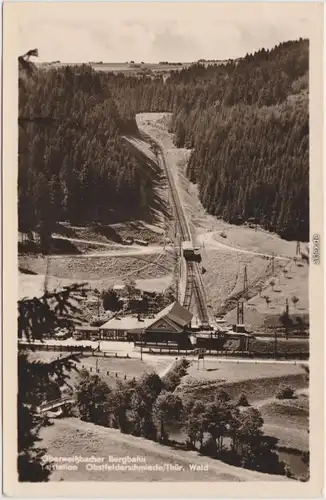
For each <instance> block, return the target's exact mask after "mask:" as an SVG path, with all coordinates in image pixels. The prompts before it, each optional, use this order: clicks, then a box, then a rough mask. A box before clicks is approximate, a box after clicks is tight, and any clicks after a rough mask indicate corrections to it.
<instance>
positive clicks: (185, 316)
mask: <svg viewBox="0 0 326 500" xmlns="http://www.w3.org/2000/svg"><path fill="white" fill-rule="evenodd" d="M162 318H164V319H166V320H168V321H172V322H173V323H174V324H176V325H178V326H179V327H181V328H183V327H185V326H186V325H188V324H189V323H190V322H191V319H192V314H191V313H190V312H189V311H188V310H187V309H185V308H184V307H182V306H181V305H180V304H179V303H178V302H173V303H172V304H170V305H168V306H167V307H165V308H164V309H162V311H160V312H159V313H158V314H156V315H155V316H153V317H147V318H143V319H141V320H140V319H139V317H138V316H135V315H133V316H123V317H121V318H119V317H117V316H116V317H115V318H112V319H110V320H109V321H107V322H106V323H105V324H104V325H102V326H101V330H124V331H127V330H128V331H141V330H144V329H147V328H149V327H150V326H152V325H154V324H155V323H156V322H157V321H158V320H160V319H162Z"/></svg>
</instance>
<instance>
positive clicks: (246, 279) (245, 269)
mask: <svg viewBox="0 0 326 500" xmlns="http://www.w3.org/2000/svg"><path fill="white" fill-rule="evenodd" d="M243 291H244V292H247V291H248V276H247V266H245V268H244V276H243Z"/></svg>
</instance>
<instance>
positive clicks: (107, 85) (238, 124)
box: [18, 39, 309, 241]
mask: <svg viewBox="0 0 326 500" xmlns="http://www.w3.org/2000/svg"><path fill="white" fill-rule="evenodd" d="M308 61H309V45H308V41H307V40H305V39H300V40H298V41H289V42H286V43H281V44H280V45H278V46H276V47H275V48H274V49H272V50H265V49H262V50H259V51H257V52H256V53H254V54H251V55H246V56H245V57H244V58H243V59H240V60H237V61H232V60H230V61H229V62H227V63H226V64H220V65H213V64H208V65H205V64H203V63H194V64H192V65H191V66H190V67H189V68H184V69H181V70H179V71H172V72H171V73H170V74H169V76H168V77H167V78H165V77H164V76H162V75H153V74H149V75H143V76H141V77H139V76H125V75H123V74H113V73H107V72H105V71H96V70H94V69H92V67H91V66H90V65H86V64H85V65H79V66H77V65H76V66H65V67H58V68H50V69H45V68H38V69H37V71H34V72H33V73H32V74H31V75H29V77H28V78H24V77H23V76H20V79H19V117H20V118H19V176H18V188H19V207H18V210H19V230H20V231H22V232H24V233H28V232H29V231H35V230H36V231H39V233H40V235H41V237H43V240H44V241H46V239H47V238H48V237H49V236H50V235H51V233H52V232H53V230H54V228H55V224H56V223H57V222H58V221H62V220H65V221H69V222H71V223H72V224H73V223H89V222H94V221H96V222H105V223H110V222H111V221H113V220H115V214H116V213H119V215H120V218H121V217H124V218H125V219H126V220H128V219H133V218H136V217H138V216H141V215H142V214H143V213H145V212H146V210H147V207H148V205H149V203H150V200H151V197H152V196H153V181H152V179H151V177H150V175H149V174H148V173H146V169H144V168H142V164H141V160H140V159H139V158H138V157H137V156H135V155H134V154H133V152H132V150H131V149H130V148H129V147H128V145H127V143H126V141H125V139H124V135H126V134H134V135H135V134H137V124H136V119H135V115H136V114H137V113H140V112H170V113H171V114H172V118H171V123H170V128H171V132H173V134H174V140H175V144H176V145H177V146H178V147H186V148H190V149H191V156H190V160H189V163H188V166H187V175H188V177H189V179H190V180H191V181H193V182H194V183H197V184H198V187H199V193H200V199H201V202H202V203H203V206H204V207H205V209H207V211H208V212H209V213H210V214H213V215H215V216H216V217H219V218H222V219H224V220H225V221H227V222H230V223H234V224H242V223H244V222H246V221H248V220H253V219H254V220H255V222H256V223H257V224H259V225H261V226H262V227H263V228H265V229H267V230H269V231H273V232H276V233H277V234H279V235H280V236H281V237H283V238H285V239H290V240H295V239H296V240H301V241H305V240H308V234H309V111H308V70H309V67H308ZM35 117H37V118H38V119H37V120H35Z"/></svg>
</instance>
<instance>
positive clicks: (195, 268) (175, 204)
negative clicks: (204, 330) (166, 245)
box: [150, 138, 210, 325]
mask: <svg viewBox="0 0 326 500" xmlns="http://www.w3.org/2000/svg"><path fill="white" fill-rule="evenodd" d="M150 141H151V142H154V141H153V139H152V138H150ZM155 144H156V147H157V148H158V152H159V153H160V156H161V159H162V163H163V168H164V171H165V174H166V177H167V180H168V185H169V189H170V193H171V202H172V210H173V213H174V217H175V220H176V221H177V225H178V229H179V234H180V238H181V241H191V242H192V244H193V245H194V241H193V238H192V235H191V231H190V227H189V225H188V222H187V218H186V215H185V212H184V209H183V206H182V203H181V201H180V198H179V193H178V190H177V188H176V185H175V181H174V177H173V174H172V172H171V170H170V169H169V167H168V165H167V161H166V158H165V154H164V151H163V148H162V147H161V145H160V144H159V143H157V142H156V141H155ZM193 297H194V299H195V303H196V306H197V313H198V316H199V319H200V321H201V323H202V324H204V325H209V324H210V317H209V313H208V309H207V301H206V294H205V288H204V284H203V281H202V278H201V271H200V267H199V265H198V263H197V262H189V261H186V286H185V293H184V297H183V300H182V303H183V306H184V307H186V308H187V309H189V308H190V306H191V301H192V298H193Z"/></svg>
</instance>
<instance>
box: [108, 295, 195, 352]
mask: <svg viewBox="0 0 326 500" xmlns="http://www.w3.org/2000/svg"><path fill="white" fill-rule="evenodd" d="M192 317H193V315H192V314H191V313H190V312H189V311H188V310H187V309H185V308H184V307H182V306H181V305H180V304H179V303H178V302H173V303H172V304H170V305H168V306H167V307H165V308H164V309H162V311H160V312H159V313H158V314H155V315H152V316H146V317H141V316H140V315H130V316H120V317H119V316H115V317H114V318H112V319H110V320H109V321H107V322H106V323H105V324H104V325H102V326H101V327H100V334H101V338H102V339H103V340H105V339H108V340H109V339H110V340H126V341H131V340H133V341H141V342H142V343H145V344H153V345H155V344H156V343H162V342H163V343H174V344H175V343H178V344H179V343H183V342H185V343H187V342H188V341H189V340H188V331H189V328H190V325H191V320H192Z"/></svg>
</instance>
